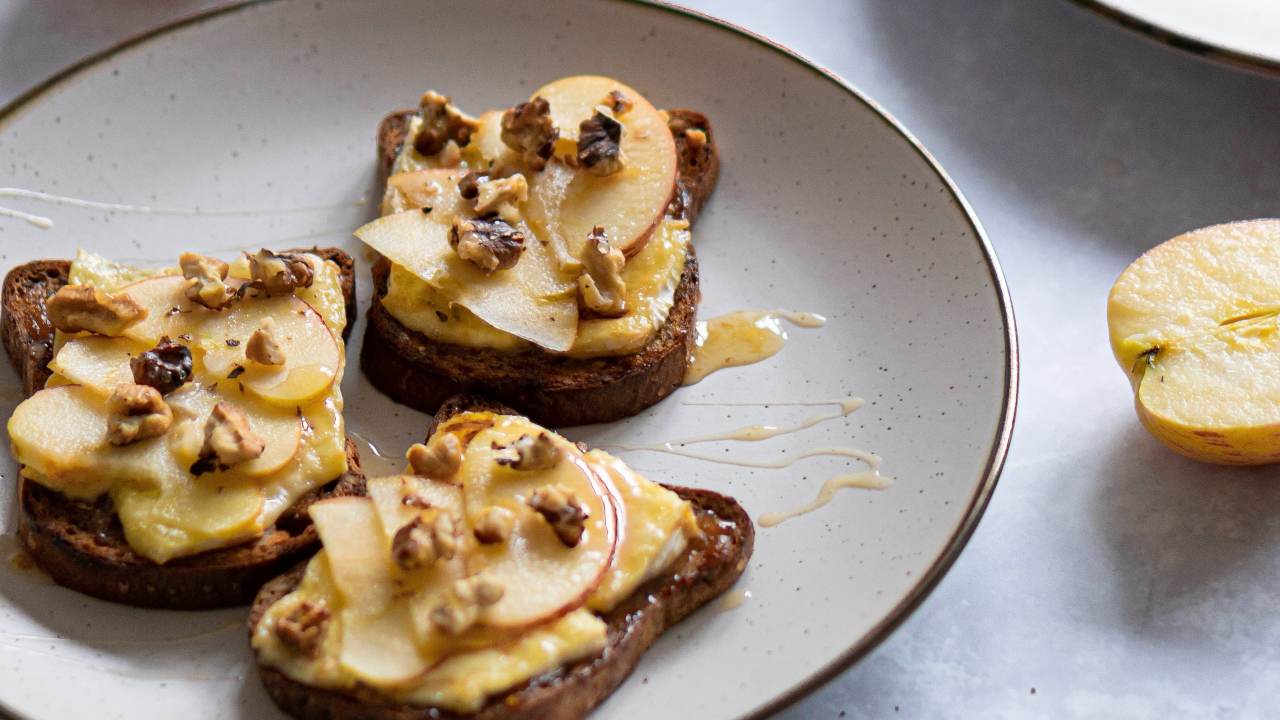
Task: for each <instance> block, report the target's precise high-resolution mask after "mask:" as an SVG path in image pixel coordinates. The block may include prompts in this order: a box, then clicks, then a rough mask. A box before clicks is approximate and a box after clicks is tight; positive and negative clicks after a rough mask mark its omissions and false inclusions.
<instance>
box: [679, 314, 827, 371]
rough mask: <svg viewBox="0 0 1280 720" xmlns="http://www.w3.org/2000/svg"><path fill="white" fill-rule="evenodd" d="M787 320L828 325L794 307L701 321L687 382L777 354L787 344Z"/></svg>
mask: <svg viewBox="0 0 1280 720" xmlns="http://www.w3.org/2000/svg"><path fill="white" fill-rule="evenodd" d="M784 320H785V321H786V322H789V323H791V324H792V325H795V326H796V327H802V328H820V327H822V326H823V325H826V324H827V319H826V318H824V317H823V316H821V315H818V314H816V313H806V312H793V311H790V310H739V311H737V312H731V313H729V314H727V315H721V316H719V317H714V318H711V319H710V320H701V321H699V322H698V324H697V327H696V329H695V332H696V337H695V339H694V346H695V347H694V351H693V355H692V356H691V357H690V358H689V367H688V368H686V369H685V371H684V382H683V384H684V385H693V384H695V383H697V382H699V381H701V380H702V379H703V378H705V377H706V376H708V375H710V374H711V373H713V372H716V371H717V370H723V369H725V368H729V367H737V366H739V365H750V364H752V363H758V362H760V361H761V360H766V359H768V358H771V357H773V356H774V355H776V354H777V353H778V351H779V350H781V349H782V347H783V346H784V345H786V344H787V331H786V328H785V327H784V325H783V321H784Z"/></svg>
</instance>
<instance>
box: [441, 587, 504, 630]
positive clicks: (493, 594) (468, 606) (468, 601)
mask: <svg viewBox="0 0 1280 720" xmlns="http://www.w3.org/2000/svg"><path fill="white" fill-rule="evenodd" d="M449 590H450V591H449V595H448V597H447V598H446V599H445V601H444V602H443V603H441V604H440V605H438V606H436V607H435V609H433V610H432V611H431V614H430V616H429V617H430V619H431V622H432V623H434V624H435V625H436V626H437V627H439V628H440V629H441V630H443V631H444V632H446V633H448V634H450V635H460V634H462V633H463V632H466V631H467V630H468V629H469V628H470V627H471V626H472V625H475V624H476V621H477V620H479V619H480V611H481V610H483V609H484V608H486V607H489V606H490V605H493V604H495V603H497V602H498V601H499V600H501V599H502V596H503V594H505V592H506V588H504V587H503V586H502V583H499V582H498V581H496V580H494V579H492V578H489V577H485V576H484V575H473V576H471V577H469V578H463V579H462V580H455V581H454V583H453V586H452V587H451V588H450V589H449Z"/></svg>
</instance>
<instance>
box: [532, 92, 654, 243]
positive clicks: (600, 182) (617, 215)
mask: <svg viewBox="0 0 1280 720" xmlns="http://www.w3.org/2000/svg"><path fill="white" fill-rule="evenodd" d="M614 91H617V92H620V93H622V95H623V96H624V97H625V98H626V99H627V100H629V101H630V102H631V104H632V107H631V108H630V109H629V110H627V111H626V112H622V113H617V114H616V117H615V119H616V120H617V121H618V122H619V123H621V124H622V139H621V143H620V144H621V147H622V154H623V156H624V157H623V168H622V170H620V171H618V172H616V173H614V174H612V175H608V176H605V177H597V176H595V175H593V174H591V173H590V172H588V171H587V170H586V169H584V168H578V169H572V168H569V167H568V166H566V165H565V164H564V163H563V161H562V160H559V159H555V160H553V161H552V162H550V163H548V165H547V169H546V170H543V171H541V172H535V173H532V174H530V175H529V176H528V179H529V183H530V187H529V202H528V204H527V213H528V216H529V220H530V223H531V224H533V225H534V226H535V227H536V228H537V229H538V230H540V231H542V232H544V233H548V234H550V235H552V236H553V237H552V238H551V239H552V240H553V241H554V240H555V236H560V237H561V238H562V239H563V241H564V242H565V243H566V244H567V247H568V251H569V253H570V254H571V255H572V256H573V257H579V256H580V255H581V253H582V248H583V247H584V246H585V244H586V241H587V235H588V234H589V233H590V232H591V229H592V228H593V227H595V226H597V225H599V226H601V227H603V228H604V230H605V236H606V237H607V238H608V239H609V243H610V244H611V245H612V246H613V247H615V248H617V249H619V250H621V251H622V252H623V254H625V255H627V256H628V257H630V256H631V255H634V254H636V253H637V252H639V251H640V248H642V247H644V244H645V243H646V242H648V240H649V236H650V235H652V234H653V230H654V228H656V227H657V226H658V223H659V222H660V221H661V220H662V217H663V216H664V215H665V214H666V212H667V205H668V204H669V203H670V202H671V195H672V193H673V192H675V183H676V173H677V169H678V167H677V160H676V144H675V139H674V138H673V137H672V136H671V130H670V129H668V128H667V122H666V118H665V116H664V115H663V113H662V112H661V111H659V110H658V109H657V108H655V107H654V106H653V105H652V104H651V103H650V102H649V101H648V100H646V99H645V98H644V96H642V95H641V94H640V93H638V92H636V91H635V90H634V89H633V88H631V87H629V86H627V85H624V84H622V83H620V82H618V81H617V80H614V79H613V78H608V77H602V76H599V75H576V76H573V77H567V78H562V79H560V80H556V81H555V82H552V83H549V84H547V85H543V86H542V87H540V88H538V90H537V91H535V92H534V93H533V97H538V96H541V97H543V98H545V99H546V100H547V102H548V103H549V104H550V106H551V117H552V119H553V120H554V122H555V124H556V127H557V128H558V129H559V130H560V140H559V141H557V143H556V145H557V148H558V149H559V148H562V147H567V146H569V145H570V143H573V142H576V141H577V139H578V132H579V125H580V124H581V123H582V121H583V120H587V119H588V118H590V117H592V116H593V115H594V114H595V112H596V107H597V106H598V105H607V104H608V97H609V94H610V93H611V92H614Z"/></svg>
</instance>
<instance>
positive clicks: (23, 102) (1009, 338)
mask: <svg viewBox="0 0 1280 720" xmlns="http://www.w3.org/2000/svg"><path fill="white" fill-rule="evenodd" d="M276 1H277V0H235V1H234V2H230V3H228V4H227V5H224V6H220V7H216V8H212V9H208V10H203V11H198V12H195V13H192V14H189V15H185V16H182V17H179V18H177V19H175V20H172V21H169V22H166V23H162V24H160V25H157V26H156V27H153V28H150V29H148V30H144V31H142V32H140V33H137V34H135V35H131V36H129V37H127V38H125V39H124V40H121V41H119V42H117V43H115V44H113V45H110V46H108V47H106V48H104V49H102V50H100V51H98V52H95V53H93V54H90V55H88V56H86V57H85V58H83V59H81V60H79V61H77V62H75V63H73V64H71V65H68V66H66V67H64V68H63V69H61V70H59V71H58V72H56V73H54V74H53V75H51V76H49V77H47V78H46V79H45V80H43V81H41V82H40V83H38V84H36V85H34V86H32V87H31V88H29V89H27V90H26V91H24V92H22V93H20V94H19V95H17V96H16V97H15V98H13V99H12V100H10V101H9V102H7V103H5V104H4V105H3V106H0V128H3V127H4V126H5V125H7V124H8V122H9V121H10V120H11V119H12V118H13V117H15V116H16V115H17V114H18V113H19V112H20V111H21V110H23V109H24V108H26V107H27V106H28V105H32V104H33V103H35V102H36V101H37V100H39V98H40V97H41V96H43V95H45V94H46V93H48V92H50V91H51V90H53V89H54V88H56V87H58V86H59V85H61V84H63V83H64V82H67V81H69V80H71V79H72V78H74V77H75V76H77V75H79V74H80V73H82V72H84V71H86V70H89V69H90V68H92V67H94V66H96V65H99V64H101V63H103V62H105V61H107V60H110V59H111V58H112V57H113V56H115V55H117V54H119V53H121V52H123V51H125V50H128V49H130V48H133V47H135V46H138V45H142V44H144V43H146V42H148V41H150V40H152V39H155V38H157V37H160V36H163V35H167V34H169V33H172V32H175V31H177V30H181V29H183V28H185V27H187V26H189V25H195V24H198V23H201V22H203V21H205V20H210V19H212V18H215V17H219V16H222V15H229V14H232V13H235V12H239V11H241V10H244V9H246V8H249V7H253V6H257V5H266V4H268V3H272V2H276ZM610 1H611V2H616V3H623V4H628V5H636V6H642V7H647V8H649V9H652V10H656V11H660V12H666V13H670V14H673V15H677V16H682V17H685V18H688V19H690V20H694V21H696V22H700V23H702V24H704V25H707V26H709V27H711V28H714V29H716V30H719V31H722V32H728V33H730V34H732V35H737V36H738V37H741V38H743V39H745V40H748V41H750V42H754V43H755V44H757V45H760V46H762V47H763V48H764V49H767V50H771V51H773V52H775V53H777V54H779V55H781V56H783V57H785V58H787V59H789V60H791V61H792V62H794V63H796V64H798V65H800V66H802V67H804V68H805V69H807V70H809V71H810V72H814V73H816V74H817V75H819V76H820V77H823V78H825V79H826V80H827V81H829V82H831V83H832V84H834V85H835V86H836V87H837V88H839V89H840V90H842V91H844V92H845V93H847V94H849V95H850V96H852V97H853V98H854V99H855V100H857V101H858V102H860V103H862V104H863V105H864V106H866V108H867V109H868V110H870V111H871V112H872V113H874V114H875V115H876V116H878V117H879V118H880V120H881V121H882V122H884V123H885V125H887V126H888V127H889V128H890V129H891V130H893V131H894V132H896V133H897V134H898V135H899V136H900V137H901V139H902V140H904V141H906V143H907V145H908V146H909V147H910V148H911V149H913V150H914V151H915V152H916V154H917V155H919V156H920V158H921V159H922V160H924V161H925V164H926V165H927V166H928V167H929V169H930V170H931V171H932V172H933V173H934V174H935V175H936V176H937V178H938V180H939V181H940V182H941V183H942V184H943V186H944V187H946V188H947V191H948V192H949V193H950V195H951V200H952V202H954V203H955V205H956V207H957V208H958V209H959V210H960V211H961V213H962V214H963V215H964V219H965V220H966V221H967V222H968V224H969V229H970V232H971V233H972V236H973V239H974V241H975V242H976V243H977V244H978V250H979V251H980V252H981V253H982V256H983V259H984V260H985V265H986V267H987V271H988V274H989V275H990V279H991V288H992V290H993V291H994V292H995V296H996V304H997V306H998V310H999V313H1000V315H1001V319H1002V321H1003V323H1004V337H1003V340H1004V352H1005V367H1004V374H1005V377H1004V383H1003V392H1004V394H1003V398H1002V402H1001V408H1000V416H999V419H998V420H997V422H996V426H995V434H994V436H993V437H992V440H991V445H990V448H991V449H990V452H989V453H988V456H987V460H986V463H985V464H984V466H983V470H982V472H981V473H980V475H979V478H980V479H979V484H978V487H977V489H976V491H975V492H974V493H973V495H972V496H971V497H970V500H969V504H968V506H967V507H966V508H965V512H964V515H963V516H962V517H961V519H960V522H959V523H958V524H957V525H956V528H955V530H954V531H953V532H952V534H951V536H950V537H949V538H948V539H947V542H946V545H945V546H944V547H943V549H942V551H941V552H940V553H939V554H938V555H937V556H936V557H935V558H934V559H933V561H932V562H931V563H930V564H929V566H928V567H927V568H926V569H925V571H924V572H922V573H920V575H919V576H918V579H917V581H916V583H915V584H914V585H912V586H911V588H910V589H909V590H907V592H906V593H905V594H904V595H903V596H902V598H901V599H900V600H899V601H898V602H897V603H896V604H895V605H894V606H893V607H892V609H890V611H889V612H888V613H886V614H885V616H884V617H882V618H881V619H880V621H879V622H877V623H876V624H875V625H873V626H872V628H871V629H870V630H869V631H867V632H866V633H865V634H864V635H863V636H862V637H861V638H858V639H857V640H856V641H855V642H854V643H853V644H851V645H850V646H849V647H848V648H846V649H845V650H844V651H842V652H840V653H839V654H837V655H836V657H834V658H833V659H832V660H830V661H828V662H827V663H826V664H825V665H823V666H822V667H820V668H819V669H818V670H817V671H815V672H814V673H812V674H810V675H809V676H808V677H806V678H805V679H803V680H801V681H800V682H798V683H796V684H795V685H792V686H791V687H789V688H787V689H786V690H784V691H782V692H780V693H778V694H777V695H776V696H774V697H773V698H772V699H770V700H768V701H766V702H765V703H763V704H762V705H759V706H757V707H755V708H753V709H752V710H750V711H748V712H747V713H746V714H745V715H742V716H741V720H755V719H757V718H764V717H767V716H769V715H772V714H774V713H777V712H779V711H781V710H783V709H784V708H786V707H788V706H790V705H793V704H794V703H796V702H798V701H800V700H801V699H802V698H804V697H806V696H808V695H809V694H811V693H813V692H814V691H816V690H817V689H819V688H820V687H822V686H823V685H826V684H827V683H828V682H830V681H831V680H832V679H834V678H835V677H836V676H837V675H839V674H841V673H843V672H844V671H845V670H847V669H849V668H850V667H852V666H853V665H854V664H855V663H856V662H857V661H858V660H860V659H862V658H863V657H865V656H866V655H867V654H868V653H869V652H871V650H873V649H875V648H876V647H877V646H879V645H880V643H882V642H884V640H885V639H886V638H888V637H889V635H891V634H892V633H893V632H894V631H895V630H896V629H897V628H898V627H899V626H900V625H902V623H903V622H904V621H906V619H907V618H908V617H910V616H911V615H912V614H913V613H914V612H915V610H916V609H917V608H918V607H919V606H920V605H921V603H923V602H924V600H925V599H926V598H927V597H928V596H929V595H930V594H932V592H933V591H934V590H935V589H936V587H937V585H938V583H939V582H940V581H941V580H942V578H943V577H944V576H945V575H946V573H947V571H949V570H950V569H951V566H952V565H954V564H955V561H956V560H957V559H958V558H959V556H960V554H961V552H962V551H963V550H964V548H965V546H966V545H967V544H968V542H969V539H970V537H972V535H973V533H974V531H975V530H976V529H977V527H978V523H979V521H980V520H981V519H982V516H983V514H984V513H985V512H986V509H987V506H988V505H989V504H990V501H991V496H992V494H993V493H994V492H995V488H996V484H997V482H998V480H999V478H1000V474H1001V472H1002V470H1003V469H1004V464H1005V460H1006V458H1007V456H1008V453H1009V445H1010V441H1011V440H1012V436H1013V428H1014V423H1015V420H1016V417H1017V409H1018V394H1019V380H1020V378H1019V369H1020V365H1019V348H1018V330H1017V322H1016V318H1015V316H1014V310H1013V300H1012V298H1011V296H1010V293H1009V288H1008V284H1007V282H1006V280H1005V277H1004V270H1003V269H1002V267H1001V265H1000V261H999V259H998V258H997V256H996V252H995V248H994V247H993V246H992V244H991V241H990V239H989V238H988V237H987V233H986V230H985V229H984V227H983V225H982V223H981V221H979V219H978V216H977V214H976V213H975V212H974V210H973V207H972V206H971V205H970V204H969V201H968V199H967V198H966V197H965V196H964V193H962V192H961V191H960V188H959V187H958V186H957V185H956V184H955V181H954V180H952V179H951V176H950V175H949V174H948V173H947V171H946V170H945V169H943V167H942V165H941V163H939V162H938V160H937V159H936V158H935V157H934V156H933V154H932V153H930V152H929V150H928V149H926V148H925V147H924V145H923V144H922V143H921V142H920V140H919V139H917V138H916V136H915V135H914V134H913V133H912V132H911V131H910V130H908V129H907V128H906V127H905V126H904V125H903V124H902V122H901V121H899V120H898V119H897V117H895V116H894V115H893V114H892V113H890V112H889V111H888V110H887V109H885V108H884V107H883V106H882V105H880V103H879V102H877V101H876V100H874V99H872V98H871V97H870V96H868V95H867V94H866V93H864V92H862V90H860V89H858V88H857V87H856V86H855V85H853V84H852V83H850V82H849V81H847V80H845V79H844V78H843V77H841V76H840V75H839V74H837V73H835V72H834V71H832V70H830V69H829V68H827V67H826V66H824V65H821V64H819V63H818V62H816V61H814V60H812V59H810V58H808V57H806V56H804V55H802V54H801V53H799V52H797V51H796V50H793V49H792V48H790V47H788V46H786V45H783V44H782V43H780V42H777V41H775V40H772V39H770V38H768V37H766V36H764V35H762V34H760V33H758V32H755V31H753V30H750V29H747V28H745V27H743V26H741V25H738V24H736V23H733V22H731V21H728V20H725V19H723V18H720V17H716V16H714V15H711V14H709V13H705V12H702V11H701V10H695V9H693V8H689V7H685V6H683V5H679V4H676V3H674V2H669V1H668V0H610ZM1074 1H1075V2H1077V3H1079V4H1080V5H1082V6H1085V7H1089V6H1091V5H1098V1H1097V0H1074ZM1188 41H1189V42H1192V43H1194V42H1195V41H1191V40H1189V39H1188ZM1207 47H1208V48H1209V49H1210V50H1216V49H1215V48H1212V46H1207ZM1275 69H1276V70H1277V71H1280V64H1278V65H1277V66H1276V68H1275ZM5 716H8V717H14V718H17V717H18V715H17V714H16V713H14V712H13V711H12V710H11V709H10V708H9V707H7V704H6V703H5V701H4V700H3V699H2V698H0V717H5Z"/></svg>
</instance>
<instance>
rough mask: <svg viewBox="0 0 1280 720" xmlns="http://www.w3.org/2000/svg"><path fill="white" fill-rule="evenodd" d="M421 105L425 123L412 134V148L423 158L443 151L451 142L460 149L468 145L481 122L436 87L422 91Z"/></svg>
mask: <svg viewBox="0 0 1280 720" xmlns="http://www.w3.org/2000/svg"><path fill="white" fill-rule="evenodd" d="M418 106H419V108H420V109H421V110H422V126H421V127H420V128H419V129H418V134H417V135H415V136H414V137H413V149H414V150H417V151H418V154H419V155H422V156H424V157H429V156H431V155H435V154H436V153H438V152H440V151H441V150H444V149H445V146H446V145H447V144H448V143H449V142H450V141H452V142H453V143H454V145H455V147H457V148H462V147H466V146H467V144H469V143H470V142H471V134H472V133H474V132H475V131H476V130H478V129H479V128H480V123H479V122H478V121H476V120H475V119H474V118H472V117H470V116H468V115H467V114H466V113H464V112H462V111H461V110H459V109H458V108H457V107H455V106H454V105H453V103H452V102H451V101H450V100H449V98H448V97H446V96H444V95H441V94H440V93H438V92H436V91H434V90H428V91H426V92H425V93H423V94H422V99H421V100H420V101H419V102H418Z"/></svg>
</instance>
